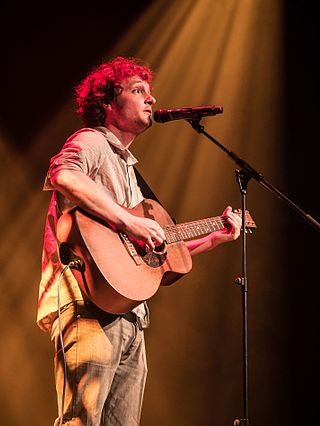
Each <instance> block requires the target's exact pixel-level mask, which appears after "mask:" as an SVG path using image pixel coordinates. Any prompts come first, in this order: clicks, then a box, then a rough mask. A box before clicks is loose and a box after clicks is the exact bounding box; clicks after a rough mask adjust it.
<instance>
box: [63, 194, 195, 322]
mask: <svg viewBox="0 0 320 426" xmlns="http://www.w3.org/2000/svg"><path fill="white" fill-rule="evenodd" d="M128 210H129V211H130V213H131V214H133V215H135V216H139V217H147V218H151V219H154V220H156V221H157V222H158V223H159V224H160V225H161V226H162V227H163V228H165V227H166V226H170V225H174V223H173V221H172V219H171V218H170V216H169V215H168V213H167V212H166V211H165V209H164V208H163V207H162V206H161V205H160V204H159V203H157V202H156V201H154V200H151V199H145V200H144V201H142V202H141V203H140V204H139V205H138V206H136V207H135V208H134V209H128ZM57 235H58V240H59V242H60V243H65V244H64V246H67V247H69V248H70V249H71V250H72V251H73V252H74V253H75V255H76V256H78V257H80V258H81V259H82V260H83V265H84V266H83V268H81V270H77V269H72V273H73V275H74V276H75V278H76V280H77V282H78V284H79V287H80V288H81V290H82V292H83V293H84V294H85V296H86V297H87V298H88V299H90V300H91V301H92V302H93V303H94V304H95V305H97V306H98V307H100V308H101V309H103V310H104V311H106V312H110V313H114V314H122V313H126V312H129V311H130V310H132V309H133V308H135V307H136V306H138V305H139V304H140V303H141V302H143V301H145V300H147V299H149V298H151V297H152V296H153V295H154V294H155V293H156V292H157V290H158V289H159V287H160V286H161V285H170V284H172V283H174V282H175V281H177V280H178V279H179V278H181V277H182V276H183V275H184V274H186V273H188V272H189V271H190V270H191V268H192V259H191V256H190V254H189V250H188V249H187V247H186V245H185V243H184V242H183V241H179V242H174V243H171V244H168V245H165V247H161V248H157V250H155V251H146V250H145V246H144V245H143V244H139V242H136V241H133V240H130V239H129V238H128V237H127V236H126V235H124V234H121V233H119V232H118V231H117V230H115V229H114V228H113V227H112V226H109V225H108V224H107V223H105V222H102V221H100V220H99V219H97V218H95V217H93V216H90V215H88V214H86V213H84V212H82V211H80V210H75V211H74V212H72V213H65V214H63V215H62V216H61V217H60V218H59V221H58V228H57Z"/></svg>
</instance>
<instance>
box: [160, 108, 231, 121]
mask: <svg viewBox="0 0 320 426" xmlns="http://www.w3.org/2000/svg"><path fill="white" fill-rule="evenodd" d="M222 112H223V107H222V106H219V105H207V106H197V107H183V108H176V109H158V110H157V111H155V112H154V113H153V118H154V121H156V122H157V123H165V122H167V121H172V120H200V118H202V117H207V116H209V115H216V114H221V113H222Z"/></svg>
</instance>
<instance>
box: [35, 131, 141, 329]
mask: <svg viewBox="0 0 320 426" xmlns="http://www.w3.org/2000/svg"><path fill="white" fill-rule="evenodd" d="M135 163H137V160H136V158H135V157H134V156H133V155H132V153H131V152H130V151H129V150H128V149H127V148H125V147H124V146H123V145H122V144H121V142H120V141H119V140H118V139H117V138H116V137H115V135H114V134H113V133H111V132H110V131H108V130H107V129H106V128H104V127H97V128H95V129H91V128H83V129H80V130H79V131H77V132H75V133H74V134H73V135H71V136H70V137H69V138H68V139H67V140H66V142H65V144H64V145H63V147H62V149H61V151H60V152H59V153H58V154H57V155H56V156H54V157H52V158H51V160H50V166H49V170H48V173H47V176H46V179H45V183H44V187H43V189H44V191H48V190H52V189H53V188H52V186H51V183H50V179H51V177H52V176H53V175H54V174H55V173H57V172H58V171H59V170H76V171H82V172H83V173H85V174H86V175H88V176H89V177H90V178H91V179H92V180H93V181H94V182H95V183H96V184H97V185H98V186H99V188H100V190H101V191H102V193H103V192H105V193H107V194H108V195H109V196H110V195H111V197H112V198H113V200H114V201H115V202H117V203H119V204H121V205H123V206H125V207H129V208H133V207H135V206H136V205H137V204H139V203H140V202H141V201H142V200H143V195H142V193H141V190H140V188H139V186H138V183H137V180H136V176H135V173H134V168H133V165H134V164H135ZM73 207H74V205H72V204H71V202H70V201H69V200H68V199H66V198H65V197H63V196H62V195H61V194H60V193H58V192H56V191H53V193H52V195H51V200H50V204H49V208H48V212H47V218H46V224H45V231H44V244H43V255H42V275H41V281H40V287H39V300H38V311H37V324H38V325H39V327H40V328H41V329H43V330H45V331H50V330H51V324H52V322H53V321H54V319H56V317H57V310H58V282H59V279H60V276H61V272H62V269H63V265H62V264H61V262H60V260H59V252H58V243H57V238H56V225H57V220H58V218H59V215H60V214H61V213H63V212H64V211H67V210H70V209H72V208H73ZM75 300H83V297H82V294H81V291H80V288H79V286H78V284H77V281H76V280H75V278H74V276H73V274H72V272H71V271H70V269H67V270H66V271H65V273H64V274H63V276H62V277H61V282H60V306H61V307H62V306H64V305H66V304H67V303H70V302H72V301H75ZM135 312H136V313H137V314H138V315H140V316H143V315H145V312H146V311H145V307H144V305H143V304H142V305H139V306H138V307H137V308H135Z"/></svg>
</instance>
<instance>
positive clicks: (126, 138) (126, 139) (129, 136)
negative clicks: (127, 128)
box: [106, 124, 136, 148]
mask: <svg viewBox="0 0 320 426" xmlns="http://www.w3.org/2000/svg"><path fill="white" fill-rule="evenodd" d="M106 128H107V129H108V130H110V132H112V133H113V134H114V135H115V136H116V137H117V138H118V139H119V141H120V142H121V143H122V145H123V146H124V147H126V148H129V146H130V145H131V144H132V142H133V141H134V139H135V137H136V135H134V134H133V133H129V132H123V131H121V130H119V129H118V128H117V127H115V126H113V125H112V124H109V125H108V126H106Z"/></svg>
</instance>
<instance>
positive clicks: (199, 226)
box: [163, 216, 229, 244]
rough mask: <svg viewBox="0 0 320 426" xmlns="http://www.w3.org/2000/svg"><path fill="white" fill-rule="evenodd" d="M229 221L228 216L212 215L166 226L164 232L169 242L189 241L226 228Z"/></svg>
mask: <svg viewBox="0 0 320 426" xmlns="http://www.w3.org/2000/svg"><path fill="white" fill-rule="evenodd" d="M228 226H229V222H228V220H227V217H226V216H217V217H210V218H208V219H201V220H196V221H193V222H187V223H180V224H177V225H170V226H165V227H164V228H163V229H164V232H165V236H166V241H167V243H168V244H170V243H176V242H178V241H187V240H191V239H193V238H197V237H201V236H204V235H207V234H210V233H211V232H213V231H218V230H219V229H222V228H226V227H228Z"/></svg>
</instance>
